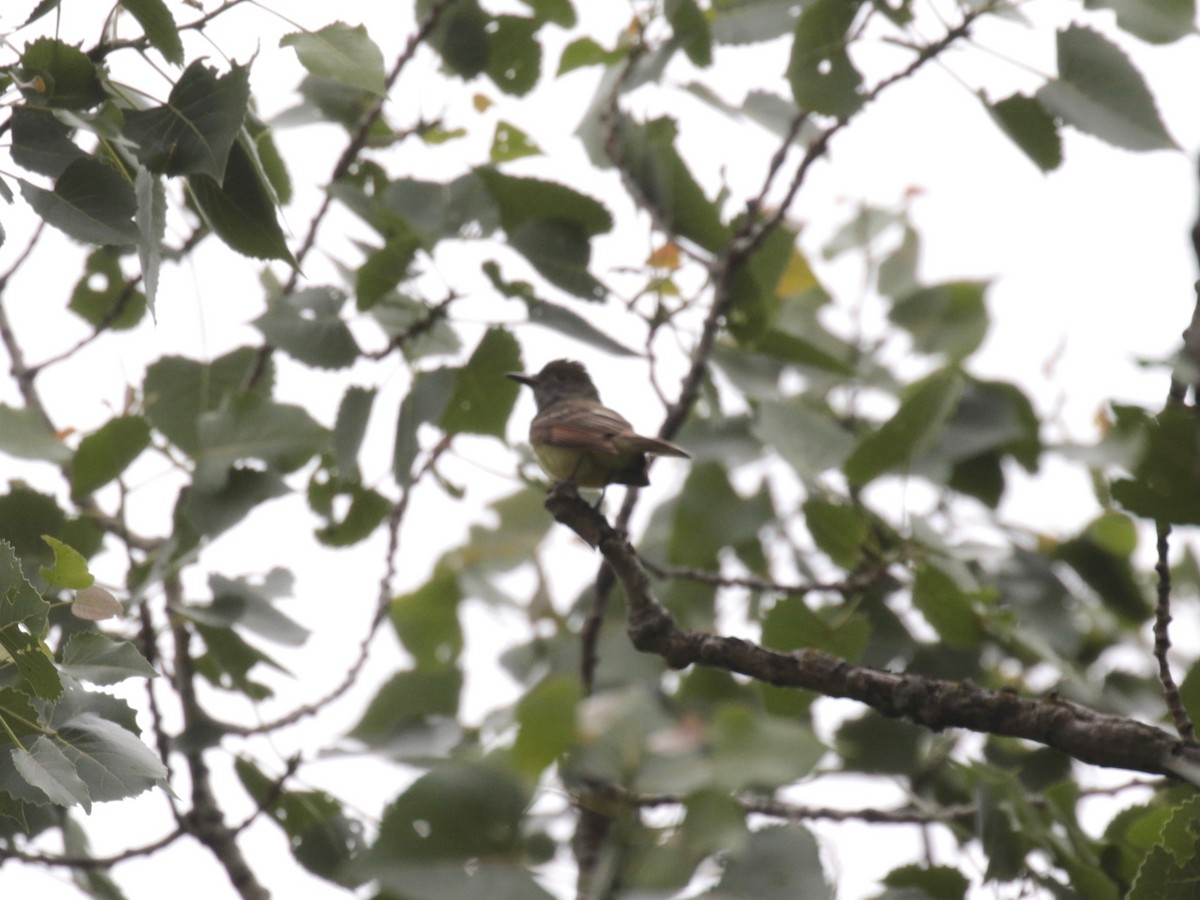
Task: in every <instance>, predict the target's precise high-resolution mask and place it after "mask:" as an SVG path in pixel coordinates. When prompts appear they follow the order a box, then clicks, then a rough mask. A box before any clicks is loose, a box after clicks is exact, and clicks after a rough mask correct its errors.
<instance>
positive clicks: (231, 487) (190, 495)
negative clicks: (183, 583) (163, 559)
mask: <svg viewBox="0 0 1200 900" xmlns="http://www.w3.org/2000/svg"><path fill="white" fill-rule="evenodd" d="M288 493H290V490H289V488H288V486H287V484H286V483H285V482H284V480H283V478H282V476H280V474H279V473H278V472H262V471H258V470H256V469H250V468H244V467H240V466H239V467H235V468H233V469H231V470H230V471H229V473H228V476H227V478H226V481H225V486H224V487H223V488H221V489H220V490H217V491H208V490H204V491H201V490H196V489H195V488H193V487H187V488H184V490H182V491H181V492H180V494H179V502H178V503H177V504H176V505H175V533H176V535H177V536H178V537H179V540H180V544H181V546H183V547H185V548H186V547H191V546H194V545H195V543H196V542H197V541H198V540H199V539H200V538H201V537H205V536H209V537H212V536H216V535H218V534H220V533H221V532H223V531H227V530H228V529H230V528H232V527H233V526H234V525H236V524H237V523H238V522H240V521H241V520H242V519H244V518H245V517H246V515H247V514H248V513H249V512H250V510H252V509H254V507H256V506H258V505H259V504H260V503H265V502H266V501H267V500H274V499H275V498H277V497H282V496H284V495H286V494H288Z"/></svg>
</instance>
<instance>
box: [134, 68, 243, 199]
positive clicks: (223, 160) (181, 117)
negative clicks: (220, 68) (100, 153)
mask: <svg viewBox="0 0 1200 900" xmlns="http://www.w3.org/2000/svg"><path fill="white" fill-rule="evenodd" d="M249 100H250V70H249V69H247V68H245V67H244V66H239V65H237V64H234V65H233V66H232V67H231V68H230V70H229V72H228V73H226V74H225V75H218V74H217V72H216V70H215V69H210V68H208V66H206V65H204V63H202V62H200V61H199V60H197V61H196V62H194V63H192V64H191V65H190V66H188V67H187V68H186V69H184V71H183V74H182V75H180V76H179V81H178V82H176V84H175V86H174V87H173V88H172V89H171V94H170V96H169V97H168V98H167V102H166V103H164V104H163V105H162V106H156V107H154V108H152V109H144V110H139V109H131V110H127V111H126V113H125V125H124V128H123V129H122V130H123V133H124V135H125V136H126V137H127V138H129V140H131V141H133V142H134V144H136V145H137V146H136V152H137V157H138V160H140V161H141V163H142V165H144V166H145V167H146V168H147V169H149V170H150V171H151V172H155V173H157V174H161V175H207V176H208V177H209V178H211V179H213V180H215V181H221V180H222V179H224V178H227V177H229V176H228V168H229V163H230V160H229V155H230V152H231V150H232V148H233V145H234V141H235V140H236V139H237V136H238V132H239V131H240V130H241V127H242V123H243V122H244V121H245V118H246V108H247V104H248V103H249Z"/></svg>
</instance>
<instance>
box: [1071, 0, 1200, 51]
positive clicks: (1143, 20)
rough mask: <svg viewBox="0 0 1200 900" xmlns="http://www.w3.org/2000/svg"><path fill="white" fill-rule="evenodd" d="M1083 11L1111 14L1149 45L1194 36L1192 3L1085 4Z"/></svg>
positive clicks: (1090, 0) (1093, 0) (1103, 0)
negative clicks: (1099, 11) (1112, 12)
mask: <svg viewBox="0 0 1200 900" xmlns="http://www.w3.org/2000/svg"><path fill="white" fill-rule="evenodd" d="M1084 7H1086V8H1087V9H1111V10H1114V11H1115V12H1116V14H1117V24H1118V25H1119V26H1120V27H1121V28H1123V29H1124V30H1125V31H1127V32H1129V33H1130V34H1132V35H1134V36H1136V37H1139V38H1141V39H1142V40H1143V41H1147V42H1148V43H1151V44H1168V43H1171V42H1173V41H1177V40H1179V39H1180V38H1185V37H1187V36H1188V35H1191V34H1195V33H1196V3H1195V0H1086V2H1085V3H1084Z"/></svg>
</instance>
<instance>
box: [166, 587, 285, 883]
mask: <svg viewBox="0 0 1200 900" xmlns="http://www.w3.org/2000/svg"><path fill="white" fill-rule="evenodd" d="M163 587H164V589H165V590H166V593H167V606H168V609H169V610H171V612H170V615H171V634H172V636H173V637H174V640H175V692H176V693H177V694H178V696H179V704H180V709H181V710H182V712H183V729H184V736H185V737H186V736H187V735H188V733H191V734H193V735H194V734H196V733H197V732H198V731H200V730H201V729H204V728H206V727H207V726H209V724H210V723H211V721H212V720H211V719H210V718H209V716H208V714H207V713H206V712H205V711H204V709H203V708H202V707H201V706H200V702H199V700H198V699H197V697H196V671H195V661H194V659H193V657H192V650H191V639H192V635H191V632H190V631H189V629H188V623H187V620H186V619H185V618H184V617H183V616H181V615H179V614H178V613H176V612H174V610H177V609H180V608H181V607H182V605H183V585H182V583H181V582H180V580H179V577H178V575H177V574H171V575H168V576H167V577H166V578H165V579H164V581H163ZM183 757H184V759H185V760H186V762H187V766H188V774H189V776H190V778H191V783H192V808H191V809H190V810H189V811H188V813H187V814H186V815H184V816H183V818H182V820H181V822H180V824H181V825H182V826H183V828H184V829H185V830H186V831H187V833H188V834H190V835H192V836H193V837H194V838H196V840H198V841H199V842H200V843H201V844H203V845H204V846H205V847H207V848H208V850H209V852H210V853H212V855H213V856H214V857H216V859H217V861H218V862H219V863H220V864H221V866H222V868H224V869H225V874H226V875H227V876H228V878H229V882H230V884H232V885H233V887H234V889H235V890H236V891H237V892H238V894H239V895H240V896H241V897H242V898H243V900H268V898H269V897H270V894H269V893H268V891H267V889H266V888H265V887H263V886H262V884H261V883H260V882H259V881H258V878H257V876H255V874H254V871H253V870H252V869H251V868H250V865H249V863H248V862H247V861H246V857H245V855H243V853H242V849H241V847H239V846H238V843H237V834H236V832H235V831H234V830H233V829H232V828H230V827H229V825H228V824H227V823H226V821H225V814H224V812H222V810H221V806H220V804H219V803H217V798H216V797H215V796H214V795H213V792H212V776H211V774H210V773H209V770H208V764H207V763H206V762H205V761H204V751H203V749H201V748H200V747H190V748H188V749H186V750H184V752H183Z"/></svg>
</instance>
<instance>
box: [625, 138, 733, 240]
mask: <svg viewBox="0 0 1200 900" xmlns="http://www.w3.org/2000/svg"><path fill="white" fill-rule="evenodd" d="M616 134H617V140H618V152H619V155H620V159H621V163H622V169H623V171H624V172H625V173H626V174H627V175H628V176H629V177H630V178H632V179H633V181H634V184H635V185H636V186H637V189H638V190H639V191H640V192H641V194H642V196H643V197H644V198H645V201H646V203H648V204H649V206H650V208H651V209H652V210H653V211H654V213H655V214H656V215H657V216H658V223H657V224H660V225H661V227H662V228H664V229H665V230H666V231H667V232H668V233H669V234H671V235H677V236H679V237H682V238H686V239H687V240H690V241H695V242H696V243H697V244H699V245H700V246H701V247H703V248H704V249H706V250H711V251H714V252H715V251H717V250H719V249H720V248H721V247H723V246H724V245H725V243H726V242H727V241H728V240H729V238H730V232H729V229H728V228H727V227H726V226H725V223H724V222H722V221H721V214H720V210H719V209H718V208H717V206H716V205H715V204H713V203H712V202H711V201H709V199H708V198H707V197H706V196H705V195H704V191H703V189H702V188H701V187H700V185H699V183H698V182H697V181H696V179H695V178H694V177H693V176H692V173H691V172H689V171H688V169H687V166H686V165H685V164H684V162H683V159H682V158H681V157H680V155H679V152H678V151H677V150H676V149H675V138H676V137H677V136H678V128H677V127H676V124H675V122H674V120H673V119H670V118H666V117H664V118H659V119H654V120H652V121H650V122H647V123H646V124H644V125H643V124H639V123H636V122H634V121H633V120H632V119H629V118H627V117H625V116H622V117H621V118H620V119H619V120H618V122H617V130H616Z"/></svg>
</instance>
